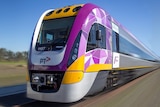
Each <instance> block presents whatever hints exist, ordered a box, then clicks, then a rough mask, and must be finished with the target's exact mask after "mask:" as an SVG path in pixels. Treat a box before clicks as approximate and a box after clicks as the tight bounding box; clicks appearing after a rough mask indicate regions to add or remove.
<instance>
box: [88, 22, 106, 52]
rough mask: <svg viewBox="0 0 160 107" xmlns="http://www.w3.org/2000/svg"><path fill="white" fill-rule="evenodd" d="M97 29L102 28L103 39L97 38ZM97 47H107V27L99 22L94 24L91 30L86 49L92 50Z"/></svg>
mask: <svg viewBox="0 0 160 107" xmlns="http://www.w3.org/2000/svg"><path fill="white" fill-rule="evenodd" d="M97 30H101V40H100V41H98V40H96V31H97ZM98 43H99V44H98ZM96 48H104V49H106V28H105V27H104V26H102V25H100V24H97V23H95V24H93V25H92V27H91V30H90V32H89V37H88V41H87V50H86V51H90V50H93V49H96Z"/></svg>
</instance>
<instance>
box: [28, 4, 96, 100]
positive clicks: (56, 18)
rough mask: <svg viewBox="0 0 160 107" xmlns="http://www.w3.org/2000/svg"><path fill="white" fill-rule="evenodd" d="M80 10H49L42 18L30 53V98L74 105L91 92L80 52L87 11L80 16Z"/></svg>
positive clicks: (75, 7) (72, 7)
mask: <svg viewBox="0 0 160 107" xmlns="http://www.w3.org/2000/svg"><path fill="white" fill-rule="evenodd" d="M93 7H94V6H90V10H91V9H92V8H93ZM81 8H83V5H74V6H67V7H64V8H60V9H55V10H48V11H46V12H45V13H44V14H43V15H42V16H41V17H40V19H39V21H38V23H37V26H36V28H35V31H34V33H33V37H32V42H31V46H30V51H29V59H28V72H29V73H28V82H27V97H28V98H32V99H36V100H41V101H51V102H74V101H77V100H80V99H81V98H83V97H84V96H85V95H86V93H87V92H88V90H89V89H90V87H91V85H89V84H86V83H85V81H86V80H85V79H82V78H83V77H84V73H83V70H84V56H83V55H81V54H80V53H78V51H79V50H78V49H79V44H80V43H79V42H80V36H81V30H80V29H81V27H82V23H83V20H81V19H83V16H82V15H81V14H82V13H83V12H84V10H83V12H81V14H79V13H78V12H79V11H80V10H81ZM86 8H87V7H86ZM86 8H85V9H86ZM78 14H79V16H77V15H78ZM86 14H87V13H86ZM77 17H78V18H77ZM82 52H83V50H82ZM77 60H78V61H77ZM80 81H81V82H80ZM86 86H90V87H89V88H87V87H86ZM85 88H86V89H85Z"/></svg>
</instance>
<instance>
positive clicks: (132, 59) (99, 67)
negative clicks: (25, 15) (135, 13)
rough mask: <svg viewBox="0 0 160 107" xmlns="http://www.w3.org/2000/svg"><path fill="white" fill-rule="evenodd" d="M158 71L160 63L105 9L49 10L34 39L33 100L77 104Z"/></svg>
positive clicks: (31, 61)
mask: <svg viewBox="0 0 160 107" xmlns="http://www.w3.org/2000/svg"><path fill="white" fill-rule="evenodd" d="M158 66H159V60H158V58H157V57H156V56H155V55H154V54H152V53H151V52H150V51H149V50H148V49H147V48H145V47H144V45H142V44H141V43H140V42H139V41H138V40H137V39H136V38H135V37H134V36H133V35H132V34H131V33H129V32H128V31H127V30H126V29H125V28H124V27H123V26H122V25H121V24H120V23H118V22H117V21H115V20H114V19H113V18H112V17H111V16H110V15H109V14H108V13H107V12H106V11H104V10H103V9H101V8H100V7H98V6H96V5H93V4H80V5H73V6H66V7H63V8H59V9H55V10H48V11H46V12H44V13H43V15H42V16H41V17H40V19H39V21H38V23H37V26H36V28H35V31H34V33H33V37H32V42H31V46H30V51H29V59H28V82H27V97H29V98H32V99H37V100H42V101H51V102H65V103H69V102H75V101H78V100H80V99H82V98H83V97H84V96H87V95H92V94H95V93H97V92H99V91H102V90H103V89H104V88H109V87H112V86H115V85H118V84H120V83H121V82H124V81H126V80H130V79H131V78H135V77H137V76H139V75H142V74H144V73H147V72H149V71H151V70H153V69H156V68H158Z"/></svg>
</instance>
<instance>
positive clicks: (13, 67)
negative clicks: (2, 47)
mask: <svg viewBox="0 0 160 107" xmlns="http://www.w3.org/2000/svg"><path fill="white" fill-rule="evenodd" d="M26 74H27V65H26V62H25V61H18V62H7V61H3V62H0V87H4V86H11V85H18V84H24V83H26Z"/></svg>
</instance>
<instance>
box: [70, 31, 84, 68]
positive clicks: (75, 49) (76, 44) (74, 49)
mask: <svg viewBox="0 0 160 107" xmlns="http://www.w3.org/2000/svg"><path fill="white" fill-rule="evenodd" d="M81 33H82V31H80V32H79V34H78V35H77V38H76V40H75V42H74V44H73V47H72V50H71V53H70V57H69V60H68V66H70V65H71V64H72V63H73V62H74V61H75V60H76V59H77V58H78V48H79V42H80V37H81Z"/></svg>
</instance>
